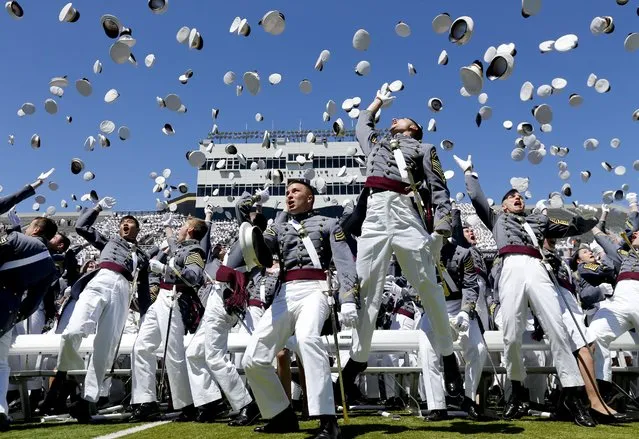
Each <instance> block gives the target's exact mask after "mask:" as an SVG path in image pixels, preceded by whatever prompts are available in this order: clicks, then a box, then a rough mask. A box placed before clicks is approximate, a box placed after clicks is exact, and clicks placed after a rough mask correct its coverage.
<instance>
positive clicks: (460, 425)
mask: <svg viewBox="0 0 639 439" xmlns="http://www.w3.org/2000/svg"><path fill="white" fill-rule="evenodd" d="M340 428H341V430H342V436H343V437H344V438H356V437H358V436H361V435H365V434H368V433H383V434H389V435H390V434H399V433H404V432H406V431H414V432H418V431H423V432H436V431H438V432H442V433H459V434H479V433H484V434H519V433H522V432H523V431H524V428H522V427H519V426H516V425H510V424H489V423H473V422H464V421H457V422H452V423H451V424H449V425H438V424H436V423H433V424H432V425H431V424H426V425H423V426H421V427H417V428H415V427H409V426H403V425H388V424H369V425H342V426H341V427H340ZM311 437H312V436H311Z"/></svg>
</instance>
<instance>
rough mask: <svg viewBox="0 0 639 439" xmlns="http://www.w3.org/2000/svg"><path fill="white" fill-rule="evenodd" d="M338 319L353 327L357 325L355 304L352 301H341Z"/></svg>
mask: <svg viewBox="0 0 639 439" xmlns="http://www.w3.org/2000/svg"><path fill="white" fill-rule="evenodd" d="M339 321H340V322H341V323H342V324H343V325H344V326H349V327H351V328H354V327H355V326H356V325H357V306H356V305H355V304H354V303H342V308H341V310H340V312H339Z"/></svg>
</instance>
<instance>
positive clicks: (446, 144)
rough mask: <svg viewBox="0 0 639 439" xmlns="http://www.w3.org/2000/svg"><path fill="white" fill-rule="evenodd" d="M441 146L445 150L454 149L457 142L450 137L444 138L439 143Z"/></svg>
mask: <svg viewBox="0 0 639 439" xmlns="http://www.w3.org/2000/svg"><path fill="white" fill-rule="evenodd" d="M439 146H440V148H441V149H443V150H444V151H450V150H452V149H453V147H454V146H455V144H454V143H453V142H452V141H451V140H448V139H444V140H442V141H441V142H440V144H439Z"/></svg>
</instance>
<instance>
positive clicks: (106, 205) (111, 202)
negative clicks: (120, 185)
mask: <svg viewBox="0 0 639 439" xmlns="http://www.w3.org/2000/svg"><path fill="white" fill-rule="evenodd" d="M115 203H116V201H115V198H113V197H104V198H102V199H101V200H100V201H98V206H100V208H101V209H102V210H109V209H112V208H113V206H115Z"/></svg>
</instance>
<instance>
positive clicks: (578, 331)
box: [559, 287, 595, 352]
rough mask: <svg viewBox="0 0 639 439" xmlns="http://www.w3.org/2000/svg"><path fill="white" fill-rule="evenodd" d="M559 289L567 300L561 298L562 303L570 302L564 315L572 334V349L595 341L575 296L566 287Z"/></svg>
mask: <svg viewBox="0 0 639 439" xmlns="http://www.w3.org/2000/svg"><path fill="white" fill-rule="evenodd" d="M559 289H560V293H561V294H563V296H564V297H565V298H566V302H564V300H563V299H562V298H559V299H560V300H561V303H564V304H565V303H567V304H568V306H565V307H564V312H563V314H562V317H563V321H564V325H566V329H568V334H569V335H570V349H572V351H573V352H575V351H578V350H579V349H581V348H582V347H584V346H586V345H590V344H591V343H593V342H594V341H595V337H594V336H593V334H592V332H591V331H590V330H589V329H588V327H587V326H586V324H585V320H584V319H585V318H584V312H583V310H582V309H581V306H579V304H578V303H577V299H575V296H574V295H573V294H572V293H571V292H570V291H569V290H567V289H566V288H564V287H559ZM571 313H572V315H571ZM573 316H574V317H575V318H574V319H573V318H572V317H573ZM575 321H576V323H575ZM584 337H585V340H584Z"/></svg>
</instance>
